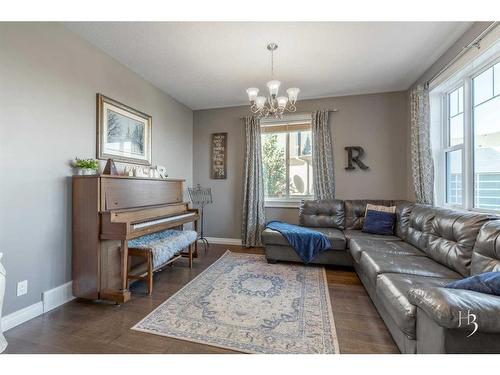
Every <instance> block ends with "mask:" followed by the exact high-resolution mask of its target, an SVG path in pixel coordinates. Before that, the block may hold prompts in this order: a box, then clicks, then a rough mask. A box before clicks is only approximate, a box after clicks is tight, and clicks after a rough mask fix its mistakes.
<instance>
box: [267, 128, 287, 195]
mask: <svg viewBox="0 0 500 375" xmlns="http://www.w3.org/2000/svg"><path fill="white" fill-rule="evenodd" d="M262 162H263V170H264V193H265V196H266V197H269V198H282V197H286V133H274V134H273V133H265V134H262Z"/></svg>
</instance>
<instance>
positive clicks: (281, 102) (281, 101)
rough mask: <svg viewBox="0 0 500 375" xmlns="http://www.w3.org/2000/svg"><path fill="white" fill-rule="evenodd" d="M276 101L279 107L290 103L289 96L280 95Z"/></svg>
mask: <svg viewBox="0 0 500 375" xmlns="http://www.w3.org/2000/svg"><path fill="white" fill-rule="evenodd" d="M276 101H277V102H278V107H279V108H285V107H286V103H288V98H287V97H286V96H279V97H278V98H277V99H276Z"/></svg>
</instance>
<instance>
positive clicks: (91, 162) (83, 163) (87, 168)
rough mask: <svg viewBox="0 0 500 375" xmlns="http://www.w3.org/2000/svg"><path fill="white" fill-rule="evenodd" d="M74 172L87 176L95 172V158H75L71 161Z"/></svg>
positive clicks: (97, 165) (96, 167)
mask: <svg viewBox="0 0 500 375" xmlns="http://www.w3.org/2000/svg"><path fill="white" fill-rule="evenodd" d="M73 168H74V174H75V175H78V176H87V175H94V174H97V169H98V168H99V163H98V162H97V160H95V159H79V158H75V161H74V162H73Z"/></svg>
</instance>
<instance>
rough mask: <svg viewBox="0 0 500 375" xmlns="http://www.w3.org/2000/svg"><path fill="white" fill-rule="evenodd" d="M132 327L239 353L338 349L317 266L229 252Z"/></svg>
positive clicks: (324, 285)
mask: <svg viewBox="0 0 500 375" xmlns="http://www.w3.org/2000/svg"><path fill="white" fill-rule="evenodd" d="M132 329H134V330H137V331H142V332H148V333H152V334H156V335H161V336H167V337H172V338H176V339H181V340H187V341H193V342H197V343H202V344H207V345H213V346H218V347H221V348H226V349H231V350H236V351H240V352H244V353H281V354H287V353H330V354H332V353H339V345H338V341H337V334H336V331H335V324H334V321H333V315H332V309H331V305H330V297H329V294H328V286H327V282H326V273H325V269H324V268H323V267H313V266H308V267H305V266H302V265H297V264H268V263H267V262H266V259H265V257H264V256H263V255H254V254H238V253H232V252H230V251H227V252H226V253H225V254H224V255H223V256H222V257H221V258H219V259H218V260H217V261H216V262H215V263H213V264H212V265H210V267H208V268H207V269H206V270H205V271H203V272H202V273H201V274H200V275H198V276H197V277H196V278H195V279H193V280H192V281H191V282H190V283H189V284H187V285H186V286H184V287H183V288H182V289H181V290H179V291H178V292H177V293H176V294H174V295H173V296H172V297H170V298H169V299H168V300H166V301H165V302H163V304H161V305H160V306H159V307H158V308H156V309H155V310H154V311H153V312H152V313H150V314H149V315H148V316H147V317H145V318H144V319H143V320H142V321H140V322H139V323H137V324H136V325H135V326H134V327H132Z"/></svg>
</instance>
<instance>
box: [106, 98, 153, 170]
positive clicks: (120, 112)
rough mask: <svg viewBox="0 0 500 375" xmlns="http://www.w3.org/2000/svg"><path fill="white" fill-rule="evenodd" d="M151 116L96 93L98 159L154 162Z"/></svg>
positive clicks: (149, 163) (148, 163)
mask: <svg viewBox="0 0 500 375" xmlns="http://www.w3.org/2000/svg"><path fill="white" fill-rule="evenodd" d="M151 127H152V119H151V116H150V115H147V114H145V113H143V112H140V111H138V110H136V109H133V108H131V107H129V106H127V105H125V104H122V103H120V102H117V101H116V100H113V99H111V98H108V97H106V96H104V95H102V94H97V158H98V159H103V160H106V159H109V158H112V159H113V160H115V161H121V162H125V163H133V164H142V165H151V135H152V133H151Z"/></svg>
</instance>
